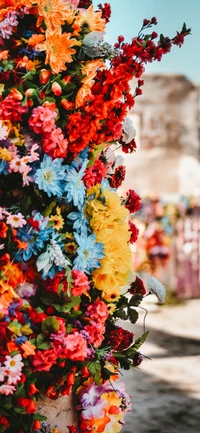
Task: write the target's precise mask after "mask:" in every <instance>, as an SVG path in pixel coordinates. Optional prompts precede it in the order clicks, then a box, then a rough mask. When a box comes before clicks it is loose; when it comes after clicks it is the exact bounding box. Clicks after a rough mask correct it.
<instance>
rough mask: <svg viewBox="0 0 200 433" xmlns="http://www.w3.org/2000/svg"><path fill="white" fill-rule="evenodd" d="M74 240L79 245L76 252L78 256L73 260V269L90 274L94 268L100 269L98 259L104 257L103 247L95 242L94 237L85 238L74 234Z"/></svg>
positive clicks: (93, 235)
mask: <svg viewBox="0 0 200 433" xmlns="http://www.w3.org/2000/svg"><path fill="white" fill-rule="evenodd" d="M74 238H75V241H76V242H77V244H78V245H79V246H78V248H77V250H76V252H77V254H78V256H77V257H76V258H75V260H74V268H73V269H78V270H80V271H83V272H85V273H86V274H90V273H91V272H92V271H93V270H94V269H95V268H100V267H101V262H100V259H102V258H103V257H105V254H104V252H103V251H104V245H103V244H102V243H101V242H96V235H95V234H92V235H90V236H88V237H87V236H85V235H83V234H81V235H80V236H79V235H78V234H77V233H74Z"/></svg>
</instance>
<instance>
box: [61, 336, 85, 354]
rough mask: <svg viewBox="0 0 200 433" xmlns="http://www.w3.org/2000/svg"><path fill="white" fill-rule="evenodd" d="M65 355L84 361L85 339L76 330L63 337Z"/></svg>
mask: <svg viewBox="0 0 200 433" xmlns="http://www.w3.org/2000/svg"><path fill="white" fill-rule="evenodd" d="M64 345H65V347H64V351H65V356H66V357H67V358H69V359H71V360H73V361H84V360H85V359H86V358H87V349H88V348H87V343H86V340H85V339H84V338H83V337H82V335H80V334H79V333H78V332H75V333H74V334H69V335H67V337H65V339H64Z"/></svg>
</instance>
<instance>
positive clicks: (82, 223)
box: [67, 212, 89, 236]
mask: <svg viewBox="0 0 200 433" xmlns="http://www.w3.org/2000/svg"><path fill="white" fill-rule="evenodd" d="M67 217H68V218H69V219H70V220H72V221H74V224H73V229H74V230H75V231H76V232H77V233H79V234H81V233H82V234H84V235H86V236H87V234H88V230H89V226H88V221H87V219H86V218H85V216H84V214H83V213H82V212H70V213H69V214H68V215H67Z"/></svg>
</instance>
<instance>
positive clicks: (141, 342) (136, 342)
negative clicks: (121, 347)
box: [133, 331, 149, 350]
mask: <svg viewBox="0 0 200 433" xmlns="http://www.w3.org/2000/svg"><path fill="white" fill-rule="evenodd" d="M148 334H149V331H146V332H145V333H144V334H143V335H142V336H141V337H139V338H138V339H137V340H136V341H135V344H134V346H133V348H134V349H135V350H138V349H139V348H140V347H141V346H142V344H143V343H144V342H145V340H146V338H147V336H148Z"/></svg>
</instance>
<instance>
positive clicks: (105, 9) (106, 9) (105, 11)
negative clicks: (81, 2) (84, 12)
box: [79, 3, 111, 23]
mask: <svg viewBox="0 0 200 433" xmlns="http://www.w3.org/2000/svg"><path fill="white" fill-rule="evenodd" d="M79 7H80V6H79ZM98 8H99V9H100V10H101V11H102V18H104V19H105V21H106V23H109V21H110V16H111V7H110V4H109V3H104V5H103V6H102V4H101V3H100V4H99V5H98Z"/></svg>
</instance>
